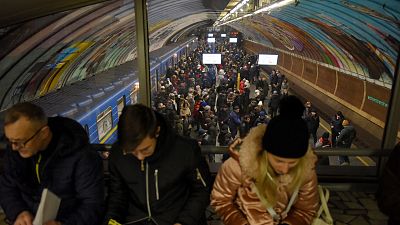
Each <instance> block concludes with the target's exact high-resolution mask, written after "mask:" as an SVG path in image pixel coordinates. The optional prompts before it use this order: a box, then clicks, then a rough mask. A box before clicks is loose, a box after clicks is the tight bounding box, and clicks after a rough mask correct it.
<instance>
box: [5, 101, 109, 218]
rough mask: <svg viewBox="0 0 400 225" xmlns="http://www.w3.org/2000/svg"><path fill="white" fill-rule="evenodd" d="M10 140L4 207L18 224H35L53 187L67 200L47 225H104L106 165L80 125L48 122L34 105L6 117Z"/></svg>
mask: <svg viewBox="0 0 400 225" xmlns="http://www.w3.org/2000/svg"><path fill="white" fill-rule="evenodd" d="M4 132H5V136H6V138H7V140H8V143H9V145H8V147H7V150H6V155H5V168H4V174H3V175H2V176H1V177H0V205H1V207H2V208H3V209H4V212H5V214H6V216H7V219H8V220H9V221H10V222H12V223H13V224H14V225H32V221H33V215H34V214H35V213H36V211H37V209H38V205H39V202H40V198H41V193H42V191H43V189H44V188H48V189H49V190H50V191H52V192H53V193H55V194H56V195H57V196H59V197H60V198H61V203H60V208H59V210H58V214H57V217H56V219H55V220H52V221H44V222H45V223H44V224H45V225H57V224H58V225H59V224H71V225H72V224H82V225H84V224H87V225H88V224H98V223H99V222H100V221H101V216H102V214H103V206H104V200H103V199H104V186H103V170H102V162H101V159H100V157H99V155H98V154H97V153H96V152H95V151H93V150H92V149H91V148H90V145H89V141H88V137H87V134H86V132H85V131H84V129H83V128H82V126H81V125H80V124H79V123H77V122H76V121H74V120H71V119H68V118H63V117H54V118H47V117H46V115H45V113H44V112H43V110H42V109H41V108H40V107H39V106H36V105H34V104H31V103H19V104H16V105H14V106H13V107H11V108H10V109H8V110H7V111H6V113H5V119H4Z"/></svg>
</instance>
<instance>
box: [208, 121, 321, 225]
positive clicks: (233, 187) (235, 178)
mask: <svg viewBox="0 0 400 225" xmlns="http://www.w3.org/2000/svg"><path fill="white" fill-rule="evenodd" d="M265 129H266V125H259V126H257V127H255V128H253V129H252V130H250V133H249V134H248V136H246V138H245V139H244V140H243V143H242V145H241V147H240V152H239V154H240V155H239V161H237V160H236V159H234V158H233V157H232V158H230V159H228V160H227V161H225V163H224V164H223V165H222V167H221V168H220V170H219V172H218V175H217V177H216V180H215V182H214V188H213V190H212V192H211V206H213V207H214V209H215V211H216V212H217V214H218V215H219V216H221V219H222V220H223V222H224V224H225V225H244V224H252V225H256V224H257V225H272V224H276V223H274V221H273V219H272V217H271V215H269V213H268V212H267V209H266V207H265V206H264V205H263V204H262V203H261V201H260V200H259V198H258V196H257V194H256V192H255V190H253V188H255V186H254V179H255V177H256V174H257V163H256V162H257V158H256V157H257V155H258V154H259V153H260V152H261V151H264V150H263V148H262V146H261V143H262V138H263V135H264V133H265ZM309 160H310V163H308V165H310V166H309V168H307V170H306V171H308V172H306V173H305V174H304V176H307V178H306V179H305V181H304V184H303V185H302V186H301V187H300V189H299V193H298V196H297V199H296V200H295V202H294V204H293V205H292V207H291V210H290V211H289V213H288V215H287V216H286V215H281V213H282V212H283V211H285V209H286V206H287V204H288V202H289V200H290V197H291V195H292V193H290V192H289V191H288V188H287V185H288V184H289V183H290V180H291V179H292V178H291V177H290V175H284V176H281V177H280V179H279V185H278V196H277V203H276V205H275V206H274V207H273V209H274V210H275V212H276V213H277V214H278V215H280V216H281V217H282V219H283V220H282V221H281V223H287V224H290V225H309V224H311V221H312V219H313V217H314V214H315V213H316V210H317V209H318V203H319V196H318V191H317V176H316V173H315V171H314V170H313V168H312V167H313V166H311V165H314V162H315V156H314V155H313V157H312V158H309Z"/></svg>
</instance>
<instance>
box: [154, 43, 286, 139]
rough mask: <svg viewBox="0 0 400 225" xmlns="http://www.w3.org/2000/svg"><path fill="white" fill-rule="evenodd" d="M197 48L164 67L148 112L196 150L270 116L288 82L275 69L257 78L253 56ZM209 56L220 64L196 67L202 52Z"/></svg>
mask: <svg viewBox="0 0 400 225" xmlns="http://www.w3.org/2000/svg"><path fill="white" fill-rule="evenodd" d="M199 43H200V44H199V46H198V47H197V48H196V49H195V50H194V51H193V52H192V53H190V54H189V55H188V56H183V57H182V58H181V59H180V60H179V61H178V62H177V63H176V64H175V65H174V66H173V67H169V68H168V70H167V74H166V76H165V79H161V80H160V81H159V85H158V91H157V92H156V93H155V97H154V99H155V100H154V108H155V110H156V111H158V112H159V113H161V114H162V115H164V116H165V117H166V118H167V121H169V123H170V126H171V127H173V128H175V129H176V130H177V132H178V133H179V134H181V135H183V136H188V137H189V136H190V137H193V138H196V139H198V141H199V143H201V144H202V145H220V146H226V145H228V144H229V143H230V142H231V141H232V140H233V139H234V138H235V137H244V136H245V135H246V134H247V133H248V132H249V130H250V129H251V128H252V127H255V126H257V125H259V124H264V123H265V124H266V123H268V121H269V120H270V119H271V118H273V117H274V116H276V115H277V110H278V105H279V101H280V99H281V98H282V97H283V96H286V95H288V93H289V83H288V81H287V79H286V78H285V77H284V75H282V74H281V73H280V72H279V70H272V72H271V73H270V74H269V75H268V77H267V76H261V75H260V68H259V66H258V65H257V63H256V57H255V56H252V55H249V54H247V53H246V52H245V51H244V50H242V49H241V48H240V46H238V45H236V44H230V43H227V42H224V43H220V44H215V46H210V45H208V44H206V43H205V42H204V41H200V42H199ZM214 51H217V52H221V53H222V56H223V57H222V59H223V60H222V63H221V64H220V65H204V64H202V61H201V57H202V53H212V52H214ZM251 85H253V88H251Z"/></svg>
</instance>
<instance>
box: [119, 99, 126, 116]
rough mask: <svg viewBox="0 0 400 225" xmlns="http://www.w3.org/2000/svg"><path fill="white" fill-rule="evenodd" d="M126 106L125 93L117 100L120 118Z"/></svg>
mask: <svg viewBox="0 0 400 225" xmlns="http://www.w3.org/2000/svg"><path fill="white" fill-rule="evenodd" d="M124 107H125V95H123V96H122V97H121V98H120V99H118V101H117V108H118V118H119V116H120V115H121V113H122V110H123V109H124Z"/></svg>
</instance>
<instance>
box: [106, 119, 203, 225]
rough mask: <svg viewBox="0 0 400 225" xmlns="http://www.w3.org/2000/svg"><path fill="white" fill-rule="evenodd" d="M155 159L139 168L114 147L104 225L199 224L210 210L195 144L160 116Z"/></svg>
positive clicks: (149, 160) (199, 155)
mask: <svg viewBox="0 0 400 225" xmlns="http://www.w3.org/2000/svg"><path fill="white" fill-rule="evenodd" d="M156 115H157V120H158V121H160V127H161V130H160V135H159V137H158V139H157V144H156V148H155V151H154V153H153V154H152V155H151V156H150V157H147V158H146V159H145V160H144V161H143V165H142V162H141V161H140V160H138V159H137V158H136V157H135V156H134V155H132V154H126V155H124V154H123V151H122V149H121V148H120V147H119V145H118V143H117V144H115V145H114V146H113V149H112V150H111V155H110V160H109V171H110V188H109V196H108V204H107V207H108V209H107V214H106V221H105V222H108V220H109V219H114V220H116V221H118V222H119V223H130V224H158V225H171V224H174V223H181V224H184V225H185V224H187V225H196V224H200V220H201V219H202V218H204V213H205V209H206V207H207V206H208V204H209V191H208V189H209V187H208V186H209V185H208V180H209V171H208V167H207V165H206V164H204V161H202V160H201V159H202V158H201V152H200V147H199V145H198V143H197V142H196V141H195V140H192V139H188V138H184V137H181V136H179V135H176V134H175V133H174V132H173V131H172V130H171V129H170V128H169V127H167V125H166V123H165V120H164V119H163V118H162V117H161V115H160V114H158V113H156Z"/></svg>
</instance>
